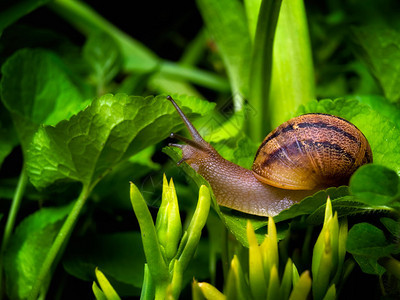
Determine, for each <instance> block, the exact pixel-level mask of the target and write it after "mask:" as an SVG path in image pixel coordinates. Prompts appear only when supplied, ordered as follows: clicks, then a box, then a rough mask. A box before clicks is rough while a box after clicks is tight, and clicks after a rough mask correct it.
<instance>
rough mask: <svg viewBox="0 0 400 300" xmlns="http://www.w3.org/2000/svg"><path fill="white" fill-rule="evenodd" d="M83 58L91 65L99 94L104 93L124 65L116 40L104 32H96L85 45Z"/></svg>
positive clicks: (93, 79) (92, 75)
mask: <svg viewBox="0 0 400 300" xmlns="http://www.w3.org/2000/svg"><path fill="white" fill-rule="evenodd" d="M83 58H84V59H85V60H86V62H87V63H88V64H89V66H90V67H91V79H92V81H93V82H94V83H95V84H96V85H97V94H102V93H103V90H104V89H105V86H106V85H107V84H108V83H109V82H110V81H111V80H112V79H113V78H114V77H115V76H116V75H117V74H118V72H119V71H120V68H121V66H122V58H121V54H120V52H119V48H118V46H117V44H116V42H115V41H114V39H113V38H111V37H110V36H109V35H108V34H105V33H104V32H101V33H94V34H92V35H90V36H89V38H88V40H87V42H86V43H85V45H84V47H83Z"/></svg>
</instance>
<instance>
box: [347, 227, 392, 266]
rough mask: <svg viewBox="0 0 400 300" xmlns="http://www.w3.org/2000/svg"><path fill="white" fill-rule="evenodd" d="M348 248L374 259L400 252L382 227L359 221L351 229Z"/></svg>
mask: <svg viewBox="0 0 400 300" xmlns="http://www.w3.org/2000/svg"><path fill="white" fill-rule="evenodd" d="M346 250H347V251H348V252H350V253H351V254H353V255H357V256H362V257H364V258H365V259H374V260H377V259H378V258H380V257H384V256H388V255H391V254H394V253H399V252H400V249H399V248H398V246H397V245H396V244H392V243H390V242H389V241H388V240H387V239H386V237H385V234H384V232H383V231H382V230H381V229H379V228H377V227H375V226H374V225H372V224H369V223H359V224H356V225H354V226H353V227H352V228H351V229H350V231H349V234H348V237H347V243H346Z"/></svg>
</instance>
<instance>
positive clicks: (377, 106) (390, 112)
mask: <svg viewBox="0 0 400 300" xmlns="http://www.w3.org/2000/svg"><path fill="white" fill-rule="evenodd" d="M345 98H346V99H347V98H348V99H355V100H357V101H359V102H360V103H361V104H366V105H368V106H370V107H371V108H372V109H373V110H375V111H378V112H379V114H381V115H382V116H384V117H385V118H387V119H388V120H390V121H391V122H393V123H394V124H396V125H397V128H400V109H398V108H397V106H396V104H394V103H390V102H389V100H387V99H386V98H385V97H383V96H381V95H354V96H348V97H345Z"/></svg>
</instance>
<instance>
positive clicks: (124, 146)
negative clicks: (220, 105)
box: [27, 94, 213, 188]
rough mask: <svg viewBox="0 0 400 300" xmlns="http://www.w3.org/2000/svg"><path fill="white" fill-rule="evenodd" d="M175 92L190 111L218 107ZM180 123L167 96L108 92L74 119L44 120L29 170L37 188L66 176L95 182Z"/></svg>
mask: <svg viewBox="0 0 400 300" xmlns="http://www.w3.org/2000/svg"><path fill="white" fill-rule="evenodd" d="M175 98H177V101H178V103H179V104H180V105H181V106H182V107H183V109H184V110H186V111H187V106H189V107H192V109H193V111H195V112H196V113H200V114H204V113H206V112H208V111H210V110H211V109H212V108H213V104H211V103H209V102H206V101H201V100H199V99H197V98H188V97H186V98H185V97H182V98H179V96H178V97H175ZM183 100H185V103H183V102H182V101H183ZM189 102H190V103H189ZM181 126H182V123H181V122H179V116H178V114H177V113H176V111H175V109H174V107H173V106H172V105H171V103H170V102H169V101H167V100H165V97H163V96H159V97H156V98H154V97H147V98H143V97H139V96H131V97H129V96H127V95H125V94H117V95H115V96H113V95H104V96H102V97H100V98H98V99H95V100H94V101H93V102H92V104H91V105H90V106H88V107H87V108H86V109H85V110H83V111H81V112H79V113H78V114H77V115H74V116H73V117H71V118H70V119H69V120H65V121H62V122H60V123H58V124H57V125H56V126H42V127H41V128H40V129H39V130H38V132H37V133H36V134H35V136H34V138H33V141H32V144H31V145H30V148H29V152H28V161H27V171H28V174H29V176H30V179H31V182H32V183H33V184H34V185H35V186H36V187H37V188H44V187H46V186H48V185H50V184H53V183H57V182H62V181H65V180H73V181H80V182H82V183H83V184H85V185H91V184H94V183H96V182H97V181H98V180H100V179H101V178H102V177H103V176H104V175H105V174H107V173H108V172H109V171H110V170H111V169H112V168H113V167H115V166H116V165H117V164H118V163H119V162H120V161H122V160H124V159H127V158H129V157H131V156H132V155H133V154H135V153H138V152H139V151H140V150H142V149H144V148H146V147H148V146H149V145H152V144H154V143H156V142H159V141H160V140H162V139H164V138H166V137H167V136H168V135H169V134H170V133H171V132H172V131H174V130H176V129H178V128H179V127H181Z"/></svg>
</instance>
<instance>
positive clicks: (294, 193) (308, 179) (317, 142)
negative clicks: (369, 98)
mask: <svg viewBox="0 0 400 300" xmlns="http://www.w3.org/2000/svg"><path fill="white" fill-rule="evenodd" d="M167 99H168V100H169V101H171V103H172V104H173V105H174V107H175V109H176V110H177V112H178V113H179V115H180V117H181V118H182V120H183V122H184V123H185V125H186V127H187V129H188V130H189V133H190V135H191V136H192V139H188V138H185V137H183V136H180V135H177V134H175V133H171V135H170V137H172V138H175V139H178V140H181V141H182V142H184V143H185V144H184V145H182V144H174V143H171V144H170V146H173V147H178V148H180V149H181V150H182V159H181V160H180V161H179V162H178V164H180V163H182V162H186V163H188V164H189V165H190V166H191V167H192V168H193V169H194V170H195V171H196V172H197V173H199V174H200V175H202V176H203V177H204V179H206V180H207V181H208V183H209V184H210V186H211V188H212V190H213V192H214V195H215V197H216V200H217V203H218V204H219V205H220V206H224V207H228V208H231V209H234V210H238V211H241V212H244V213H248V214H252V215H258V216H275V215H277V214H278V213H279V212H281V211H282V210H284V209H287V208H289V207H290V206H291V205H292V204H294V203H296V202H299V201H300V200H302V199H303V198H305V197H307V196H310V195H312V194H314V193H315V192H317V191H318V190H321V189H324V188H327V187H330V186H339V185H343V184H347V183H348V180H349V178H350V176H351V175H352V174H353V173H354V171H355V170H356V169H357V168H358V167H360V166H361V165H363V164H366V163H371V162H372V151H371V147H370V145H369V143H368V141H367V139H366V138H365V136H364V135H363V134H362V132H361V131H360V130H359V129H358V128H357V127H356V126H354V125H353V124H352V123H350V122H348V121H346V120H344V119H342V118H340V117H336V116H333V115H328V114H321V113H311V114H305V115H301V116H298V117H295V118H293V119H290V120H289V121H287V122H285V123H283V124H282V125H280V126H278V127H277V128H276V129H275V130H273V131H272V132H271V133H270V134H268V135H267V137H266V138H265V139H264V141H263V142H262V143H261V145H260V147H259V148H258V151H257V153H256V156H255V159H254V162H253V166H252V170H247V169H245V168H242V167H240V166H238V165H236V164H234V163H232V162H230V161H228V160H226V159H224V158H222V156H221V155H219V154H218V152H217V151H216V150H215V149H214V148H213V147H212V146H211V145H210V144H209V143H207V142H206V141H205V140H204V139H203V138H202V137H201V136H200V134H199V132H198V131H197V130H196V128H195V127H194V126H193V124H192V123H191V122H190V121H189V119H188V118H187V117H186V116H185V114H184V113H183V112H182V110H181V109H180V107H179V106H178V105H177V104H176V102H175V101H174V100H173V99H172V97H171V96H167Z"/></svg>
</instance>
